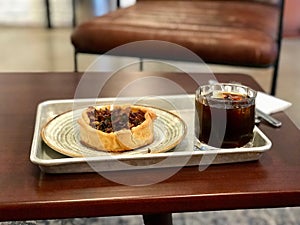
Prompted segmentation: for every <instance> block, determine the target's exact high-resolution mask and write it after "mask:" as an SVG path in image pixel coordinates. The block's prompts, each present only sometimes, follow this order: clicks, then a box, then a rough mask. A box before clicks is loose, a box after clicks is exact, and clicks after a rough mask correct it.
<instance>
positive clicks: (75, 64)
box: [74, 50, 78, 72]
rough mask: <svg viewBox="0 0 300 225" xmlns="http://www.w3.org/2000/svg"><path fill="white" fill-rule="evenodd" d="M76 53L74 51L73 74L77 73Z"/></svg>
mask: <svg viewBox="0 0 300 225" xmlns="http://www.w3.org/2000/svg"><path fill="white" fill-rule="evenodd" d="M77 54H78V52H77V51H76V50H75V51H74V72H78V59H77Z"/></svg>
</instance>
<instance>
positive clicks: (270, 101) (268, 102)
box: [255, 91, 292, 114]
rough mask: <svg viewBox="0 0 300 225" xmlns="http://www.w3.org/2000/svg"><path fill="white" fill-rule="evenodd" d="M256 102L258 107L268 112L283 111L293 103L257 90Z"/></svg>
mask: <svg viewBox="0 0 300 225" xmlns="http://www.w3.org/2000/svg"><path fill="white" fill-rule="evenodd" d="M255 104H256V106H255V107H256V108H258V109H260V110H261V111H263V112H264V113H266V114H271V113H276V112H280V111H283V110H285V109H287V108H288V107H290V106H291V105H292V103H290V102H288V101H285V100H283V99H279V98H276V97H274V96H272V95H269V94H266V93H263V92H260V91H258V92H257V96H256V102H255Z"/></svg>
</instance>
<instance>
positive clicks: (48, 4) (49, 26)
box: [45, 0, 52, 29]
mask: <svg viewBox="0 0 300 225" xmlns="http://www.w3.org/2000/svg"><path fill="white" fill-rule="evenodd" d="M45 6H46V17H47V27H48V28H49V29H51V28H52V24H51V15H50V14H51V12H50V2H49V0H45Z"/></svg>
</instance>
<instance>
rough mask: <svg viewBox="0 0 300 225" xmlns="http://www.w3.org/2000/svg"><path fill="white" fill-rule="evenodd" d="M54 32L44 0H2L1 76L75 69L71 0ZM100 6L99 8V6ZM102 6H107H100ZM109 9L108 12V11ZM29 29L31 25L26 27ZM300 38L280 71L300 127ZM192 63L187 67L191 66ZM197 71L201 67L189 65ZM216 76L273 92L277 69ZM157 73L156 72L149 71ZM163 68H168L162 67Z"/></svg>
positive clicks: (262, 220) (280, 219) (105, 1)
mask: <svg viewBox="0 0 300 225" xmlns="http://www.w3.org/2000/svg"><path fill="white" fill-rule="evenodd" d="M50 2H52V10H53V11H52V16H53V24H54V26H55V28H54V29H46V27H45V24H46V20H45V18H46V17H45V8H44V5H43V1H40V0H30V1H29V0H11V1H8V0H0V33H1V35H0V48H1V55H0V72H27V71H28V72H32V71H36V72H40V71H73V48H72V45H71V43H70V34H71V32H72V28H71V27H70V26H71V11H70V10H71V8H70V3H71V0H60V1H55V0H52V1H50ZM76 2H77V16H78V17H79V22H80V21H83V20H85V19H87V18H88V17H90V16H93V15H94V14H97V13H98V14H101V13H103V12H102V11H101V9H99V10H98V11H97V12H95V11H93V10H94V7H96V5H95V4H98V3H99V2H100V3H102V6H105V7H108V8H109V7H111V6H110V5H109V4H111V2H110V1H109V0H98V1H97V0H94V1H92V0H78V1H76ZM97 7H99V6H97ZM100 8H101V7H100ZM102 9H103V8H102ZM25 25H26V27H25ZM95 59H96V56H91V55H80V56H79V66H80V70H81V71H85V70H87V69H88V67H89V66H90V65H91V63H93V61H94V60H95ZM106 59H107V60H106V61H105V65H103V69H108V68H112V69H114V70H116V69H118V68H119V66H120V64H121V63H123V60H126V59H120V58H116V57H107V58H106ZM299 59H300V39H299V38H291V39H288V38H286V39H284V40H283V46H282V54H281V58H280V71H279V81H278V89H277V96H278V97H280V98H282V99H285V100H288V101H291V102H292V103H293V106H292V107H290V108H289V109H288V110H287V111H286V112H287V114H288V115H289V116H290V118H291V119H292V120H293V121H294V122H295V123H296V124H297V126H298V127H300V113H299V111H300V101H299V99H300V91H299V87H300V64H299ZM186 65H187V64H186ZM187 66H189V67H190V69H191V70H194V69H195V68H196V66H195V65H193V64H188V65H187ZM209 66H210V68H211V69H212V70H213V71H215V72H237V73H246V74H250V75H251V76H253V77H254V78H255V79H256V80H257V81H258V83H259V84H260V85H261V86H262V87H263V88H264V89H265V90H266V91H268V90H269V89H270V85H269V84H270V80H271V71H272V70H271V69H246V68H238V67H229V66H215V65H209ZM147 69H149V70H150V69H153V68H147ZM156 69H157V68H156ZM160 69H163V67H161V68H160ZM299 215H300V208H299V207H295V208H280V209H258V210H235V211H220V212H201V213H179V214H174V220H175V222H174V225H184V224H188V225H201V224H206V225H207V224H211V225H225V224H226V225H227V224H231V225H237V224H248V225H275V224H276V225H300V216H299ZM0 224H1V225H8V224H10V225H12V224H41V225H44V224H45V225H46V224H49V225H60V224H64V225H72V224H74V225H75V224H91V225H93V224H102V225H117V224H118V225H125V224H126V225H140V224H142V219H141V217H140V216H124V217H107V218H88V219H80V218H76V219H66V220H46V221H27V222H26V221H24V222H2V223H1V222H0Z"/></svg>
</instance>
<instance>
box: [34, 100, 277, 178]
mask: <svg viewBox="0 0 300 225" xmlns="http://www.w3.org/2000/svg"><path fill="white" fill-rule="evenodd" d="M116 102H117V103H118V104H120V103H128V104H133V103H137V104H142V105H149V106H154V107H158V108H162V109H165V110H169V111H171V112H173V113H175V114H177V115H179V116H180V117H181V118H182V119H183V120H184V121H185V123H186V125H187V129H188V130H187V135H186V137H185V138H184V140H183V141H182V142H181V143H180V144H179V145H177V146H176V147H175V148H174V149H173V150H171V151H169V152H165V153H149V154H126V153H125V154H114V155H103V156H97V157H86V158H84V157H80V158H71V157H68V156H65V155H62V154H60V153H58V152H56V151H54V150H53V149H51V148H50V147H48V146H47V145H46V144H45V143H44V142H43V141H42V138H41V135H40V133H41V130H42V128H43V126H45V124H46V123H47V122H48V121H49V120H51V119H53V118H54V117H56V116H57V115H59V114H61V113H63V112H66V111H69V110H74V109H78V108H85V107H87V106H89V105H95V104H97V105H98V104H111V103H116ZM194 111H195V109H194V95H172V96H159V97H157V96H152V97H151V96H150V97H143V98H118V99H116V98H99V99H65V100H49V101H45V102H42V103H40V104H39V105H38V108H37V113H36V123H35V130H34V136H33V140H32V146H31V153H30V160H31V162H32V163H34V164H36V165H38V166H39V167H40V169H41V170H42V171H43V172H46V173H84V172H101V171H117V170H132V169H149V168H150V169H151V168H163V167H184V166H205V167H207V166H209V165H210V164H222V163H236V162H245V161H254V160H258V159H259V158H260V157H261V155H262V154H263V153H264V152H265V151H267V150H269V149H270V148H271V146H272V143H271V141H270V140H269V139H268V138H267V137H266V135H265V134H264V133H263V132H262V131H261V130H259V129H258V128H257V127H255V129H254V134H255V135H254V139H253V142H252V145H251V146H249V147H243V148H234V149H210V148H209V147H208V148H207V147H206V148H201V147H200V148H199V146H198V142H197V141H195V138H194ZM196 146H198V147H196ZM203 149H204V150H203Z"/></svg>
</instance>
